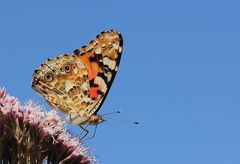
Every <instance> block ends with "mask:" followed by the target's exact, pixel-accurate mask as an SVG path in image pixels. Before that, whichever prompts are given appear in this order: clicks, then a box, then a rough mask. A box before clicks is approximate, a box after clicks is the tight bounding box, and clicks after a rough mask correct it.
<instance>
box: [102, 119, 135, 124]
mask: <svg viewBox="0 0 240 164" xmlns="http://www.w3.org/2000/svg"><path fill="white" fill-rule="evenodd" d="M105 118H106V119H109V120H113V121H117V122H122V123H126V124H135V125H138V124H139V122H137V121H133V122H132V121H126V120H119V119H116V118H111V117H104V119H105Z"/></svg>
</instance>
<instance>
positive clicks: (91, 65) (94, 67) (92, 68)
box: [80, 53, 101, 80]
mask: <svg viewBox="0 0 240 164" xmlns="http://www.w3.org/2000/svg"><path fill="white" fill-rule="evenodd" d="M91 56H92V53H89V54H86V55H84V56H81V57H80V58H81V59H82V60H83V62H84V64H85V66H86V69H87V71H88V79H89V80H92V79H94V78H95V77H96V76H97V74H98V73H99V72H100V71H101V69H100V67H99V65H98V63H96V62H90V60H89V58H90V57H91Z"/></svg>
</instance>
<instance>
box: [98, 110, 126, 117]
mask: <svg viewBox="0 0 240 164" xmlns="http://www.w3.org/2000/svg"><path fill="white" fill-rule="evenodd" d="M119 113H122V112H121V111H120V110H117V111H115V112H110V113H105V114H102V115H101V116H107V115H113V114H119Z"/></svg>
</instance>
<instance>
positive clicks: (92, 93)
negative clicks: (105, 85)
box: [90, 87, 101, 100]
mask: <svg viewBox="0 0 240 164" xmlns="http://www.w3.org/2000/svg"><path fill="white" fill-rule="evenodd" d="M100 89H101V88H100V87H92V88H91V89H90V96H91V99H94V100H96V99H97V98H98V96H99V94H98V93H97V92H98V91H99V90H100Z"/></svg>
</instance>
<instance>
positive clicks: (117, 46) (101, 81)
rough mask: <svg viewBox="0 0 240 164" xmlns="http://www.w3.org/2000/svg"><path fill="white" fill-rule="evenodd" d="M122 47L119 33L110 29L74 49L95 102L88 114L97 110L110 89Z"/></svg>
mask: <svg viewBox="0 0 240 164" xmlns="http://www.w3.org/2000/svg"><path fill="white" fill-rule="evenodd" d="M122 48H123V39H122V36H121V34H120V33H119V32H117V31H115V30H111V31H106V32H102V33H101V34H99V35H97V37H96V39H95V40H93V41H91V42H90V43H89V45H88V46H84V47H82V48H81V49H77V50H75V51H74V54H76V55H79V57H80V58H81V59H82V60H83V61H84V62H83V63H84V64H85V66H86V69H87V71H88V80H89V85H90V97H91V99H92V100H95V101H96V102H97V103H96V104H94V106H90V110H89V113H90V114H96V113H97V112H98V110H99V109H100V107H101V106H102V104H103V102H104V100H105V98H106V96H107V94H108V92H109V90H110V87H111V85H112V83H113V80H114V77H115V75H116V73H117V70H118V66H119V63H120V58H121V54H122Z"/></svg>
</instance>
